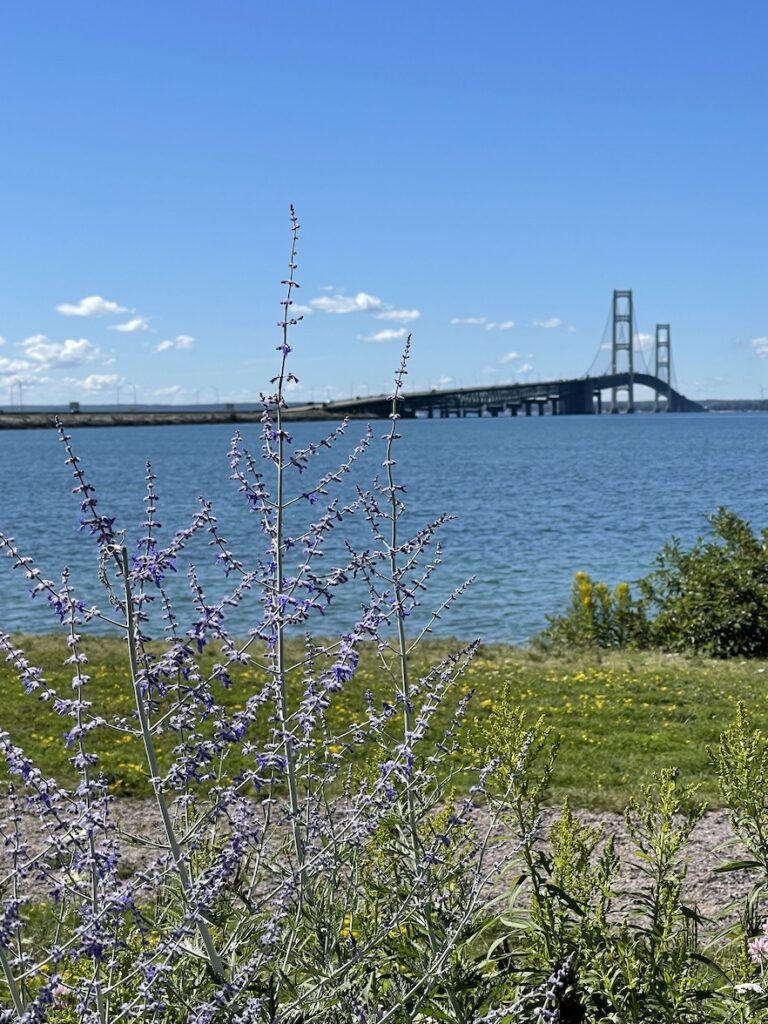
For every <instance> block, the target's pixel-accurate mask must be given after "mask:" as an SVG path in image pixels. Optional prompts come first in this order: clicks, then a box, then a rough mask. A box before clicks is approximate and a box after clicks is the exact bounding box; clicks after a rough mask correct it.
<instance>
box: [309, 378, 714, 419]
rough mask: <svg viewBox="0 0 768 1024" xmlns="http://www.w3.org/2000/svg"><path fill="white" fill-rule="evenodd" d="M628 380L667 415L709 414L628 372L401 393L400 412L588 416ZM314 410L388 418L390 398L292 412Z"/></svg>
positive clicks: (656, 383)
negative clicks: (643, 389) (606, 393)
mask: <svg viewBox="0 0 768 1024" xmlns="http://www.w3.org/2000/svg"><path fill="white" fill-rule="evenodd" d="M630 382H634V384H642V385H644V386H645V387H647V388H651V389H652V390H653V391H655V393H656V396H657V408H660V409H663V410H664V411H668V412H706V409H705V408H704V406H703V405H700V404H699V403H698V402H694V401H692V400H691V399H690V398H686V397H685V395H682V394H681V393H680V392H679V391H676V390H675V389H674V388H673V387H671V386H670V385H669V383H668V382H667V381H663V380H661V379H660V378H659V377H654V376H653V375H652V374H650V373H633V374H632V375H631V377H630V374H629V373H611V374H604V375H603V376H600V377H579V378H578V379H576V380H553V381H539V382H537V383H528V384H497V385H492V386H488V387H483V386H476V387H469V388H453V389H444V390H440V391H438V390H431V391H411V392H407V393H406V394H404V395H403V398H402V401H401V403H400V414H401V415H402V416H404V417H407V418H413V417H415V416H417V415H421V416H428V417H430V418H432V417H436V418H437V417H439V418H445V417H451V416H459V417H463V416H479V415H484V414H485V415H488V414H489V415H491V416H499V415H513V416H516V415H517V414H518V413H522V414H524V415H528V416H530V415H531V413H532V411H533V410H534V409H536V411H537V412H538V413H539V414H543V413H544V412H545V411H551V412H552V414H553V415H557V416H574V415H589V414H593V413H599V412H602V411H604V410H603V399H602V392H603V391H608V390H610V391H615V390H616V389H621V388H628V387H629V384H630ZM614 408H615V407H614ZM313 409H314V410H316V411H317V412H322V414H323V415H324V416H328V415H334V416H337V415H340V416H354V417H359V418H365V417H370V418H371V419H385V418H386V417H387V416H389V414H390V412H391V411H392V399H391V397H389V396H387V395H366V396H362V397H358V398H349V399H344V400H341V401H336V402H324V403H323V404H322V405H314V406H311V405H307V406H291V410H290V411H291V413H292V414H293V415H297V416H303V417H309V416H311V413H312V410H313ZM605 411H607V408H606V410H605ZM612 411H613V410H612ZM626 411H628V412H634V409H633V408H631V407H628V408H626Z"/></svg>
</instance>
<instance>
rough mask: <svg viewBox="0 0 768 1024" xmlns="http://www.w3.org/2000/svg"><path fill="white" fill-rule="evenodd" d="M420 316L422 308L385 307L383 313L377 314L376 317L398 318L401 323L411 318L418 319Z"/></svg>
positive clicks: (379, 318) (384, 318)
mask: <svg viewBox="0 0 768 1024" xmlns="http://www.w3.org/2000/svg"><path fill="white" fill-rule="evenodd" d="M420 316H421V310H420V309H385V310H383V311H382V312H381V313H377V314H376V319H377V320H397V321H399V323H401V324H406V323H409V322H410V321H411V320H418V319H419V317H420Z"/></svg>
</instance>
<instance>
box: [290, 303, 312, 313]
mask: <svg viewBox="0 0 768 1024" xmlns="http://www.w3.org/2000/svg"><path fill="white" fill-rule="evenodd" d="M312 313H314V309H312V307H311V306H302V305H300V304H297V303H295V302H294V303H293V305H292V306H291V316H311V315H312Z"/></svg>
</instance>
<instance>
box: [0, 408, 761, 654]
mask: <svg viewBox="0 0 768 1024" xmlns="http://www.w3.org/2000/svg"><path fill="white" fill-rule="evenodd" d="M401 427H402V434H403V440H402V441H401V442H399V447H398V452H397V456H396V457H397V462H398V465H397V468H396V469H397V474H398V478H399V480H400V481H401V482H402V483H404V484H406V486H407V493H406V497H407V501H408V506H409V512H408V518H407V523H408V524H409V526H410V528H411V529H413V530H415V529H417V528H418V526H419V525H420V524H421V522H422V521H423V520H425V519H428V518H431V517H434V516H436V515H438V514H439V513H441V512H450V513H452V514H454V515H456V516H457V519H456V521H455V522H452V523H450V524H449V525H448V526H447V527H446V528H445V529H444V531H443V534H442V535H443V543H444V548H445V552H444V561H443V564H442V566H441V568H440V570H439V571H438V573H437V574H436V575H435V577H434V581H433V584H432V587H431V589H430V591H429V593H428V595H427V596H426V597H425V599H424V604H423V611H424V612H426V611H427V610H428V609H429V608H431V607H432V606H433V605H437V604H439V603H440V601H441V600H442V599H443V598H444V597H445V596H446V595H447V594H449V593H450V592H451V591H452V590H453V589H454V588H455V587H456V586H457V585H458V584H459V583H460V582H461V581H462V580H464V579H465V578H466V577H468V576H470V575H476V576H477V581H476V583H475V584H474V586H473V587H472V589H471V591H470V592H469V593H468V595H467V596H466V597H465V598H464V599H463V600H462V602H461V603H460V604H458V605H457V606H455V609H454V610H453V611H452V612H451V613H446V614H445V615H444V616H443V618H441V620H440V622H439V623H438V624H437V625H436V627H435V630H434V631H435V633H438V634H439V633H443V634H452V635H458V636H461V637H465V638H470V637H474V636H480V637H483V638H484V639H486V640H489V641H493V640H502V641H513V642H523V641H525V640H526V639H527V638H528V637H530V636H531V635H532V634H533V633H535V632H536V631H538V630H540V629H541V628H542V627H543V626H544V625H545V624H546V616H547V614H549V613H552V612H554V611H558V610H561V609H562V608H563V607H564V606H565V604H566V603H567V601H568V597H569V593H570V588H571V582H572V579H573V575H574V573H575V572H577V571H578V570H586V571H588V572H590V573H591V574H593V575H594V576H595V577H597V578H600V579H605V580H606V581H608V582H610V583H616V582H618V581H619V580H622V579H627V580H634V579H636V578H637V577H639V576H641V575H643V574H644V573H645V572H647V571H648V570H649V569H650V568H651V567H652V564H653V559H654V555H655V554H656V552H657V551H658V550H659V548H660V547H661V546H662V545H663V544H664V543H665V541H667V540H668V539H669V538H670V537H671V536H672V535H673V534H674V535H677V536H679V537H680V538H681V539H682V540H683V541H686V542H688V541H691V540H693V539H694V538H695V537H696V536H697V535H699V534H700V533H702V532H703V531H704V529H705V525H706V524H705V518H704V517H705V516H706V514H707V513H709V512H712V511H714V510H715V509H716V507H717V506H718V505H726V506H728V507H730V508H732V509H734V510H735V511H736V512H738V513H740V514H741V515H744V516H746V517H747V518H749V519H750V520H751V521H752V522H753V523H754V525H755V526H759V527H762V526H763V525H764V524H766V522H768V517H766V510H765V492H766V487H765V483H764V480H763V467H764V466H765V465H766V463H767V458H766V457H767V456H768V415H762V414H708V415H658V416H654V415H637V416H634V417H629V416H602V417H531V418H530V419H529V418H525V417H517V418H506V419H501V418H500V419H469V420H430V421H427V420H417V421H407V422H403V423H402V424H401ZM291 429H292V432H293V435H294V440H295V443H296V444H297V445H299V446H301V445H304V444H306V443H307V442H308V441H310V440H313V439H315V440H316V439H317V438H318V437H319V436H320V435H321V434H322V433H324V426H323V425H322V424H317V423H307V424H294V425H292V428H291ZM363 430H364V425H361V424H352V425H351V426H350V427H349V428H348V432H347V440H346V441H342V442H341V444H340V445H339V446H338V448H337V452H338V454H339V456H343V455H344V454H345V453H346V451H347V448H348V447H351V446H352V445H353V444H354V442H355V440H356V439H357V438H358V437H359V436H360V435H361V433H362V431H363ZM386 430H387V424H385V423H375V424H374V435H375V437H376V438H377V440H376V441H375V443H374V446H373V452H372V453H371V454H369V455H368V456H367V457H366V458H365V459H364V460H362V461H361V462H360V463H359V464H358V465H357V466H356V468H355V471H354V472H353V473H351V474H349V475H348V476H346V477H345V486H344V488H343V489H342V491H341V492H340V493H341V495H342V497H343V498H345V499H349V498H351V497H352V493H353V491H352V488H353V486H354V484H359V485H360V486H362V487H366V486H368V485H369V484H370V481H371V480H372V478H373V476H374V475H375V473H376V472H378V471H379V468H380V464H381V462H382V460H383V458H384V442H383V441H382V440H380V437H381V435H383V434H384V433H385V432H386ZM231 432H232V431H231V428H229V427H227V426H218V425H217V426H183V427H155V428H152V427H146V428H143V427H126V428H110V429H97V428H85V429H80V430H76V431H74V432H73V435H74V445H75V447H76V450H77V451H78V453H79V454H80V456H81V458H82V460H83V465H84V466H85V468H86V471H87V474H88V476H89V478H90V479H91V480H92V481H93V482H94V483H95V484H96V487H97V494H98V497H99V508H100V511H102V512H103V513H104V514H108V515H110V516H111V515H114V516H116V517H117V520H118V523H119V524H121V525H122V526H123V527H124V528H125V530H126V537H127V538H128V540H129V541H130V542H131V543H133V542H134V541H135V539H136V538H138V536H139V535H140V532H141V531H140V529H139V525H138V524H139V523H140V522H141V520H142V518H143V515H142V511H143V502H142V498H143V496H144V483H143V476H144V463H145V460H146V459H147V458H149V459H150V460H151V461H152V465H153V469H154V471H155V473H156V474H157V476H158V481H157V484H156V488H157V491H158V493H159V495H160V511H161V514H160V515H159V519H160V521H161V522H162V523H163V531H162V534H164V535H165V536H166V537H167V538H169V537H170V536H171V535H172V533H173V532H174V531H175V530H176V529H177V528H179V527H182V526H184V525H187V524H188V523H189V521H190V520H191V518H192V515H193V514H194V511H195V510H196V508H197V507H198V496H199V495H204V496H205V497H207V498H210V499H211V500H212V501H213V502H214V506H215V511H216V514H217V517H218V520H219V524H220V527H221V531H222V533H223V534H224V535H225V536H226V537H227V539H228V541H229V546H230V547H231V548H232V550H233V551H234V553H235V554H236V555H237V556H238V557H239V558H240V559H241V560H242V561H244V562H245V563H246V566H248V565H250V564H252V563H253V561H254V559H255V558H258V557H260V556H262V555H263V554H264V552H265V545H264V537H263V535H262V534H261V533H260V532H259V530H258V523H257V521H256V518H255V516H253V515H252V514H250V513H248V512H247V510H246V508H245V504H244V502H243V499H242V496H240V495H239V494H238V493H237V488H236V486H235V484H233V483H232V481H231V480H230V479H229V468H228V462H227V458H226V453H227V450H228V447H229V441H230V436H231ZM243 434H244V438H245V441H246V443H247V444H248V446H249V447H250V448H251V449H252V450H253V451H254V452H256V453H257V454H258V453H259V438H258V427H246V428H245V429H244V430H243ZM63 463H64V454H63V449H62V446H61V445H60V444H59V443H58V442H57V438H56V435H55V433H54V432H49V431H45V430H30V431H2V432H0V466H2V481H3V491H2V502H1V503H0V530H2V532H3V533H4V534H6V535H11V536H13V537H14V538H15V540H16V543H17V545H18V547H19V548H20V549H21V550H22V552H23V553H25V554H31V555H33V556H34V558H35V560H36V563H37V564H38V565H39V566H40V568H41V569H42V570H43V574H44V575H45V576H47V577H49V578H51V579H57V578H58V575H59V573H60V570H61V568H62V567H63V566H65V565H66V566H68V567H69V568H70V571H71V575H72V579H73V581H74V583H75V585H76V587H77V588H78V590H79V591H80V593H81V596H82V598H83V600H85V601H86V603H87V604H95V603H99V604H103V600H102V597H101V594H100V591H99V587H98V583H97V582H95V579H96V569H97V560H96V549H95V545H94V543H93V541H92V540H91V539H90V538H88V537H87V536H85V535H84V534H83V533H81V532H80V531H79V526H78V524H79V516H80V513H79V509H78V505H77V501H76V499H75V498H74V497H73V496H72V494H71V487H72V486H74V484H73V482H71V477H70V475H69V471H68V469H67V468H66V467H65V466H64V464H63ZM263 465H264V468H265V470H266V471H267V472H268V470H269V467H268V465H267V463H264V464H263ZM331 465H332V460H331V459H330V458H329V457H328V453H327V452H325V451H324V452H323V457H322V459H320V460H319V461H318V465H317V470H316V471H315V472H314V473H313V472H312V471H309V472H308V473H307V474H305V476H303V477H301V478H300V479H299V478H298V477H297V478H295V479H294V480H293V481H292V486H297V487H298V488H299V490H309V488H310V487H311V480H312V478H313V477H314V475H315V474H316V473H317V472H320V473H321V472H324V471H325V470H326V469H328V468H329V467H330V466H331ZM318 510H319V506H318V505H314V506H310V505H309V503H308V502H305V501H302V502H300V503H299V504H298V505H297V506H296V507H295V509H294V512H296V513H301V517H302V521H304V522H308V521H309V520H310V519H311V518H312V517H313V516H315V517H316V516H317V515H318ZM298 524H299V519H298V518H297V519H294V520H293V521H292V523H291V530H292V531H295V532H298V530H299V525H298ZM346 536H347V537H348V539H349V540H350V541H351V542H352V543H353V544H354V545H356V546H358V547H370V546H371V539H370V534H369V532H368V528H367V524H366V523H365V521H364V520H363V519H362V518H360V519H359V521H357V522H353V523H352V525H351V526H350V527H349V528H348V529H347V532H346ZM338 540H340V538H337V539H336V541H335V542H334V545H332V548H333V547H334V546H335V548H336V551H337V552H338V543H337V541H338ZM332 555H333V550H331V551H330V552H329V554H328V555H327V556H326V560H325V561H326V565H325V566H324V567H325V568H327V567H328V566H329V565H330V564H331V562H332V560H333V558H332ZM190 557H192V558H193V559H194V561H195V563H196V565H197V568H198V571H199V574H200V576H201V579H202V580H203V582H204V583H205V584H206V586H207V587H208V588H209V589H210V595H211V597H212V598H214V599H220V598H221V597H222V596H223V595H224V594H225V593H226V581H225V580H224V577H223V574H222V572H221V570H220V568H219V567H218V566H216V565H215V564H213V555H212V553H211V551H210V549H209V548H208V547H207V545H206V540H205V539H203V540H201V542H199V543H196V544H195V545H193V548H192V549H191V551H190ZM179 569H180V572H179V574H178V577H177V578H174V580H173V592H174V595H175V597H176V599H177V600H178V601H179V610H180V613H181V616H182V621H187V622H191V619H192V615H193V612H192V607H191V604H190V601H189V597H188V592H187V588H186V583H185V571H184V570H185V564H180V565H179ZM27 592H28V586H27V584H26V582H25V581H24V579H23V578H22V576H21V574H20V573H19V572H18V571H16V572H12V571H11V565H10V562H9V561H8V560H7V559H2V560H1V561H0V629H1V630H3V631H6V632H11V631H17V630H25V631H34V632H47V631H49V630H52V629H54V628H55V625H56V623H55V619H54V618H53V616H52V614H51V612H50V609H48V608H47V606H46V605H45V603H44V602H43V601H41V600H39V599H37V600H34V601H32V600H30V599H29V597H28V593H27ZM362 599H363V595H362V593H361V591H360V590H359V589H357V590H356V589H355V588H352V589H350V591H349V592H348V593H347V596H346V598H342V595H341V594H340V595H339V600H338V602H334V607H332V608H331V609H330V610H329V612H328V614H327V615H326V617H325V618H324V619H323V620H319V621H318V622H317V624H316V627H315V629H316V632H318V633H322V634H325V635H327V634H329V633H331V632H332V633H336V632H340V631H343V630H344V629H347V628H349V627H350V626H351V625H352V623H353V622H354V618H355V613H356V610H357V609H358V608H359V606H360V602H361V600H362ZM257 611H258V601H257V598H256V597H254V598H253V600H252V601H251V603H250V605H249V606H246V607H244V608H242V609H238V610H237V611H235V612H233V613H232V614H231V615H230V616H229V619H228V621H229V625H230V629H231V631H232V632H233V633H235V634H245V633H246V632H247V630H248V628H249V627H250V626H251V625H252V624H253V620H254V618H255V616H256V615H257ZM415 625H416V623H415V622H414V626H415Z"/></svg>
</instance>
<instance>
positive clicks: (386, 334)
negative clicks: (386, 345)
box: [357, 327, 408, 341]
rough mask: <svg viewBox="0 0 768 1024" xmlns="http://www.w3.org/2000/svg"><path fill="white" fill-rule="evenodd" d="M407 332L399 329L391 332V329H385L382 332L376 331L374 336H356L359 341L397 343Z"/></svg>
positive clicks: (402, 328)
mask: <svg viewBox="0 0 768 1024" xmlns="http://www.w3.org/2000/svg"><path fill="white" fill-rule="evenodd" d="M407 333H408V331H407V330H406V329H405V328H404V327H401V328H400V330H398V331H393V330H392V329H391V328H387V329H386V330H383V331H376V332H375V333H374V334H358V336H357V337H358V339H359V340H360V341H397V340H398V339H399V338H404V337H405V336H406V334H407Z"/></svg>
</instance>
